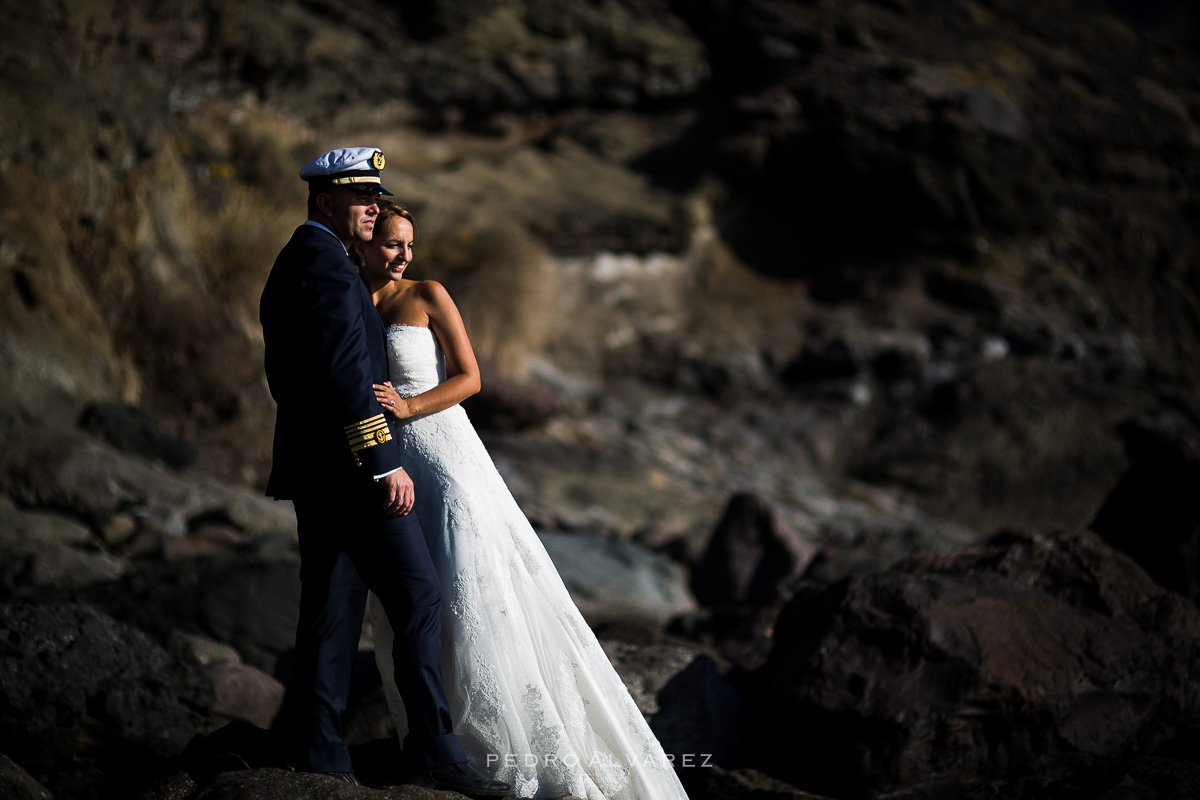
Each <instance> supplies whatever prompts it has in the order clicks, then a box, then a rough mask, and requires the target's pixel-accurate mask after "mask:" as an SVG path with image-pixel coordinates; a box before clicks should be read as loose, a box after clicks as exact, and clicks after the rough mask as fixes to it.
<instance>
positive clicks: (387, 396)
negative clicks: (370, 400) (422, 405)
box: [374, 381, 411, 419]
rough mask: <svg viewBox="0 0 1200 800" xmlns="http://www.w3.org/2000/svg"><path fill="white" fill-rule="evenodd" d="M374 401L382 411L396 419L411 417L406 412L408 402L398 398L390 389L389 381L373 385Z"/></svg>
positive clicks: (390, 383)
mask: <svg viewBox="0 0 1200 800" xmlns="http://www.w3.org/2000/svg"><path fill="white" fill-rule="evenodd" d="M374 388H375V399H376V400H378V401H379V404H380V405H381V406H383V410H384V411H386V412H388V413H389V414H391V415H392V416H393V417H395V418H396V419H405V418H407V417H409V416H411V413H410V412H409V410H408V401H407V400H405V399H404V398H403V397H401V396H400V393H399V392H397V391H396V390H395V389H393V388H392V382H391V381H384V382H383V383H377V384H375V387H374Z"/></svg>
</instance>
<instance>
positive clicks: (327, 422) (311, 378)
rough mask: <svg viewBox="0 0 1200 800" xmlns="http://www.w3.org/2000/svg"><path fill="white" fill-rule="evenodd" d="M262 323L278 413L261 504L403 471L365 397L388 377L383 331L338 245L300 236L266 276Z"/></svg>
mask: <svg viewBox="0 0 1200 800" xmlns="http://www.w3.org/2000/svg"><path fill="white" fill-rule="evenodd" d="M259 321H260V322H261V323H262V328H263V339H264V340H265V342H266V371H267V383H268V384H269V385H270V388H271V396H272V397H273V398H275V403H276V405H277V406H278V410H277V412H276V417H275V442H274V446H273V450H272V458H273V460H272V466H271V477H270V479H269V481H268V482H267V494H268V495H271V496H272V497H275V498H278V499H296V498H297V497H314V496H316V497H319V496H320V495H321V494H322V493H329V492H331V491H332V492H336V491H337V487H338V486H339V485H341V486H344V485H346V484H347V483H353V482H359V481H371V480H373V479H374V476H375V475H381V474H383V473H385V472H389V471H391V470H394V469H397V468H399V467H400V453H399V451H398V450H397V448H396V443H395V442H394V441H392V438H391V432H390V430H389V429H388V425H387V421H386V420H385V419H384V417H383V413H382V408H381V407H380V405H379V401H378V400H376V399H375V393H374V390H373V389H372V388H371V386H372V384H376V383H383V382H384V381H385V380H387V377H388V366H387V345H386V343H385V338H384V327H383V323H382V321H381V320H380V319H379V315H378V313H376V311H375V307H374V305H372V303H371V295H370V293H369V292H368V291H367V288H366V286H364V285H363V282H362V281H361V280H360V279H359V277H358V274H357V273H356V272H355V269H354V265H353V264H352V263H351V261H350V258H349V257H348V256H347V255H346V250H345V248H344V247H342V243H341V242H340V241H338V239H337V237H335V236H334V235H333V234H331V233H329V232H328V231H325V230H322V229H321V228H316V227H313V226H312V225H301V226H300V227H299V228H297V229H296V232H295V233H293V234H292V238H291V240H290V241H289V242H288V243H287V245H286V246H284V248H283V250H281V251H280V253H279V256H278V257H277V258H276V259H275V264H274V266H272V267H271V274H270V276H268V278H267V284H266V287H265V288H264V289H263V293H262V299H261V301H260V303H259ZM312 493H316V494H315V495H313V494H312Z"/></svg>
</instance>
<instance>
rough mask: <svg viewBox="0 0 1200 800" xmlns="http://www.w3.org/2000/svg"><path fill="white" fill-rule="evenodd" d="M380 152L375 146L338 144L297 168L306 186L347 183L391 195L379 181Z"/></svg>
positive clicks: (380, 167) (344, 184)
mask: <svg viewBox="0 0 1200 800" xmlns="http://www.w3.org/2000/svg"><path fill="white" fill-rule="evenodd" d="M383 164H384V159H383V151H382V150H380V149H379V148H378V147H339V148H338V149H337V150H330V151H329V152H328V153H322V154H321V155H319V156H317V157H316V158H314V159H313V160H312V161H310V162H308V163H307V164H305V165H304V166H303V167H302V168H301V169H300V177H301V178H303V179H304V180H306V181H308V185H309V187H310V188H311V187H321V186H322V185H325V186H346V187H348V188H354V189H361V190H362V191H366V192H378V193H379V194H386V195H391V192H389V191H388V190H387V189H385V188H383V184H382V183H380V180H379V171H380V170H382V169H383Z"/></svg>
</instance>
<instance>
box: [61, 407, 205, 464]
mask: <svg viewBox="0 0 1200 800" xmlns="http://www.w3.org/2000/svg"><path fill="white" fill-rule="evenodd" d="M79 427H80V428H82V429H83V430H85V431H87V432H88V433H90V434H92V435H93V436H97V437H99V438H101V439H103V440H104V441H106V442H108V443H109V444H111V445H112V446H113V447H115V448H117V449H118V450H123V451H125V452H126V453H132V454H134V455H137V456H141V457H142V458H147V459H150V460H153V461H161V462H162V463H164V464H166V465H167V466H169V467H173V468H175V469H183V468H185V467H191V466H194V465H195V464H196V461H197V460H198V459H199V458H200V451H199V450H198V449H197V448H196V446H195V445H194V444H192V443H191V442H189V441H188V440H186V439H184V438H182V437H179V436H173V435H171V434H169V433H167V432H166V431H164V430H163V429H162V428H161V427H159V424H158V422H157V420H155V419H154V417H152V416H150V415H149V414H148V413H146V412H145V411H143V410H142V409H140V408H138V407H137V406H131V405H128V404H126V403H92V404H91V405H89V406H88V407H87V408H85V409H84V410H83V413H82V414H80V415H79Z"/></svg>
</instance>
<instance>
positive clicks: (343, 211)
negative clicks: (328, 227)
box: [330, 187, 379, 242]
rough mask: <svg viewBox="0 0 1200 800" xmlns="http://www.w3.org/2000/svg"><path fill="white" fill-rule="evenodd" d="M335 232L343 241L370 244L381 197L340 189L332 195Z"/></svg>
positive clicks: (369, 193)
mask: <svg viewBox="0 0 1200 800" xmlns="http://www.w3.org/2000/svg"><path fill="white" fill-rule="evenodd" d="M330 201H331V202H330V216H331V217H332V218H333V219H332V221H333V228H334V230H333V232H334V233H336V234H337V235H338V238H340V239H341V240H342V241H349V242H369V241H371V236H372V234H373V232H374V230H375V217H376V215H378V214H379V195H378V194H376V193H374V192H362V191H358V190H357V189H343V188H341V187H338V188H336V189H334V190H333V191H332V192H331V193H330Z"/></svg>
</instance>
